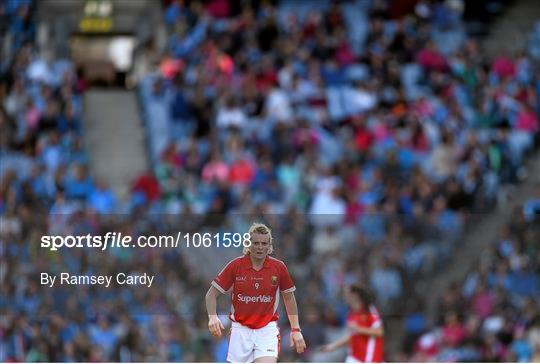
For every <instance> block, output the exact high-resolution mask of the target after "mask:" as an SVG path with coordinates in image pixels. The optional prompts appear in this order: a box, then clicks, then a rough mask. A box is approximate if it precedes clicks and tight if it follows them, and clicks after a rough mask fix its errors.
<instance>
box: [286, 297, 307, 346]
mask: <svg viewBox="0 0 540 364" xmlns="http://www.w3.org/2000/svg"><path fill="white" fill-rule="evenodd" d="M281 295H282V297H283V303H284V305H285V310H287V316H288V317H289V323H290V325H291V347H292V346H294V348H295V350H296V352H297V353H298V354H301V353H303V352H304V350H306V342H305V341H304V337H303V335H302V332H301V331H300V323H299V322H298V308H297V305H296V298H295V296H294V292H284V293H282V294H281Z"/></svg>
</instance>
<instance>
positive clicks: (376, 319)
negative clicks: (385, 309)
mask: <svg viewBox="0 0 540 364" xmlns="http://www.w3.org/2000/svg"><path fill="white" fill-rule="evenodd" d="M381 326H382V320H381V316H380V315H379V311H378V310H377V309H376V308H375V307H374V306H372V307H370V309H369V327H371V328H373V329H375V328H377V327H381Z"/></svg>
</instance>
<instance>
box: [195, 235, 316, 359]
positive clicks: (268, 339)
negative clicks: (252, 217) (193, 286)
mask: <svg viewBox="0 0 540 364" xmlns="http://www.w3.org/2000/svg"><path fill="white" fill-rule="evenodd" d="M249 233H250V236H251V246H250V247H249V248H246V249H245V250H244V255H243V256H241V257H238V258H236V259H233V260H232V261H231V262H229V264H227V265H226V266H225V267H224V268H223V269H222V270H221V272H220V273H219V274H218V275H217V277H216V278H215V279H214V280H213V281H212V285H211V287H210V289H209V290H208V292H207V294H206V307H207V310H208V317H209V321H208V328H209V330H210V332H211V333H212V334H213V335H216V336H220V335H221V332H222V330H223V329H224V327H223V324H222V323H221V321H220V320H219V318H218V316H217V314H216V299H217V296H218V295H219V294H220V293H226V292H227V291H229V290H231V289H232V292H231V301H232V307H231V312H230V315H229V318H230V319H231V321H232V328H231V336H230V340H229V350H228V354H227V360H228V361H231V362H252V361H254V362H276V361H277V357H278V354H279V344H280V335H279V329H278V327H277V319H278V314H277V309H278V306H279V299H280V294H281V295H282V297H283V301H284V304H285V309H286V310H287V315H288V318H289V322H290V324H291V331H292V333H291V346H294V347H295V349H296V351H297V352H298V353H301V352H303V351H304V349H305V347H306V344H305V342H304V339H303V337H302V334H301V332H300V326H299V323H298V310H297V307H296V300H295V298H294V290H295V289H296V287H295V286H294V283H293V281H292V279H291V276H290V275H289V271H288V270H287V267H286V266H285V264H284V263H283V262H282V261H280V260H278V259H275V258H272V257H270V256H269V254H270V253H272V249H273V248H272V235H271V231H270V229H269V228H268V227H267V226H266V225H263V224H253V225H252V226H251V228H250V230H249Z"/></svg>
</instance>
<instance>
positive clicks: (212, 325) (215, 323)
mask: <svg viewBox="0 0 540 364" xmlns="http://www.w3.org/2000/svg"><path fill="white" fill-rule="evenodd" d="M208 330H210V333H211V334H212V335H214V336H221V330H225V327H223V324H222V323H221V321H220V319H219V317H218V316H217V315H211V316H209V318H208Z"/></svg>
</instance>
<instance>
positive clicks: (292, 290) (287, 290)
mask: <svg viewBox="0 0 540 364" xmlns="http://www.w3.org/2000/svg"><path fill="white" fill-rule="evenodd" d="M294 291H296V286H292V287H291V288H289V289H286V290H284V291H281V293H289V292H294Z"/></svg>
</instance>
